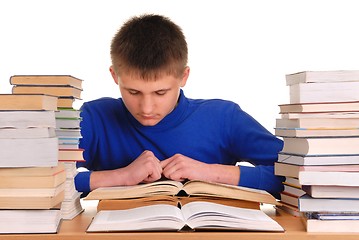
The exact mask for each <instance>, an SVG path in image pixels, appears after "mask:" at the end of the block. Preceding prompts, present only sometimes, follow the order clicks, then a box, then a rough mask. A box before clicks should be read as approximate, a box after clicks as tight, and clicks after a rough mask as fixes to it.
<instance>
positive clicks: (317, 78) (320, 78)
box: [285, 70, 359, 86]
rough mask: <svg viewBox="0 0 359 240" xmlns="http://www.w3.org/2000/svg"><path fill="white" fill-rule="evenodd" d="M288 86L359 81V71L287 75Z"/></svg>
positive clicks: (311, 72) (306, 72) (309, 72)
mask: <svg viewBox="0 0 359 240" xmlns="http://www.w3.org/2000/svg"><path fill="white" fill-rule="evenodd" d="M285 78H286V84H287V85H288V86H289V85H293V84H297V83H315V82H352V81H354V82H355V81H359V71H358V70H329V71H302V72H296V73H292V74H286V75H285Z"/></svg>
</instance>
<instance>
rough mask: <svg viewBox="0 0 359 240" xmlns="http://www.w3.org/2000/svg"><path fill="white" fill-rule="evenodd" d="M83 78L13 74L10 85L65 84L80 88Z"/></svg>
mask: <svg viewBox="0 0 359 240" xmlns="http://www.w3.org/2000/svg"><path fill="white" fill-rule="evenodd" d="M82 82H83V80H81V79H79V78H76V77H73V76H71V75H13V76H11V77H10V84H11V85H65V86H66V85H67V86H72V87H75V88H79V89H82Z"/></svg>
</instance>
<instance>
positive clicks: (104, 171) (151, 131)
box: [75, 14, 283, 197]
mask: <svg viewBox="0 0 359 240" xmlns="http://www.w3.org/2000/svg"><path fill="white" fill-rule="evenodd" d="M187 57H188V50H187V43H186V39H185V36H184V34H183V32H182V30H181V28H180V27H179V26H178V25H176V24H175V23H173V22H172V21H171V20H170V19H169V18H167V17H164V16H160V15H153V14H146V15H141V16H137V17H133V18H131V19H129V20H128V21H127V22H126V23H125V24H124V25H123V26H122V27H121V28H120V30H119V31H118V32H117V33H116V35H115V36H114V38H113V40H112V44H111V59H112V66H111V67H110V72H111V75H112V77H113V80H114V82H115V83H116V84H117V85H118V87H119V90H120V93H121V98H117V99H114V98H100V99H97V100H94V101H90V102H86V103H84V104H83V106H82V107H81V111H82V112H81V116H82V122H81V133H82V136H83V138H82V139H81V142H80V147H81V148H84V149H85V151H84V158H85V160H86V162H84V163H81V162H80V163H79V164H78V167H85V168H87V169H88V170H89V171H84V172H80V173H79V174H78V175H77V176H76V178H75V183H76V188H77V190H78V191H81V192H84V194H86V193H88V192H89V191H91V190H93V189H96V188H98V187H103V186H125V185H135V184H139V183H143V182H153V181H157V180H159V179H161V178H167V179H172V180H177V181H184V180H193V179H197V180H205V181H211V182H218V183H225V184H232V185H240V186H245V187H251V188H257V189H263V190H266V191H268V192H270V193H271V194H273V195H274V196H276V197H278V196H279V192H280V191H282V190H283V185H282V180H283V179H282V178H281V177H278V176H275V175H274V166H273V165H274V162H275V161H276V160H277V154H278V152H279V151H280V150H281V149H282V147H283V142H282V141H281V140H280V139H278V138H276V137H275V136H274V135H273V134H271V133H270V132H269V131H268V130H266V129H265V128H264V127H263V126H262V125H261V124H260V123H258V122H257V121H256V120H255V119H254V118H253V117H251V116H250V115H249V114H247V113H246V112H244V111H243V110H242V109H241V108H240V107H239V106H238V105H237V104H236V103H234V102H231V101H226V100H220V99H208V100H202V99H189V98H187V97H186V96H185V94H184V92H183V90H182V88H183V87H184V86H185V85H186V82H187V79H188V77H189V74H190V68H189V66H187ZM204 87H205V86H204ZM240 161H247V162H250V163H252V164H253V165H254V167H251V166H236V163H237V162H240Z"/></svg>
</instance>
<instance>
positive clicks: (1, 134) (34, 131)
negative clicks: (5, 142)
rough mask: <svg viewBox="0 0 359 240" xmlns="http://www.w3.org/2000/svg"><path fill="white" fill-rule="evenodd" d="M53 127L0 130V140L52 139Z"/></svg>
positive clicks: (54, 133) (53, 135)
mask: <svg viewBox="0 0 359 240" xmlns="http://www.w3.org/2000/svg"><path fill="white" fill-rule="evenodd" d="M54 137H56V132H55V128H54V127H30V128H0V138H4V139H9V138H54Z"/></svg>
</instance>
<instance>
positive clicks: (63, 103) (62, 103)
mask: <svg viewBox="0 0 359 240" xmlns="http://www.w3.org/2000/svg"><path fill="white" fill-rule="evenodd" d="M75 100H76V99H75V97H59V98H58V101H57V107H59V108H72V107H73V105H74V102H75Z"/></svg>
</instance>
